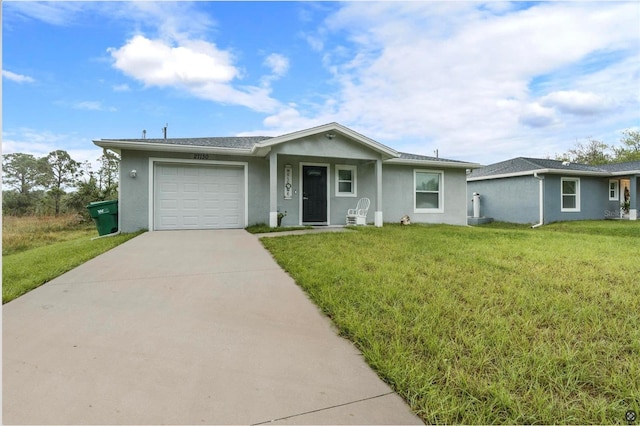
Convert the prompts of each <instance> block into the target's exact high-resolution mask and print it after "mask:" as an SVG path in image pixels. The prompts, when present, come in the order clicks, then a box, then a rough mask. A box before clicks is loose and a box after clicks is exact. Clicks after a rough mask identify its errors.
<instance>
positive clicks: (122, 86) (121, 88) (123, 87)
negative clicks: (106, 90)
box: [113, 83, 131, 92]
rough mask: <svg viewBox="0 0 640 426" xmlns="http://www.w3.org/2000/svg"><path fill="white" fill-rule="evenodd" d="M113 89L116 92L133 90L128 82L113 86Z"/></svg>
mask: <svg viewBox="0 0 640 426" xmlns="http://www.w3.org/2000/svg"><path fill="white" fill-rule="evenodd" d="M113 90H114V91H115V92H129V91H131V88H130V87H129V85H128V84H126V83H125V84H116V85H114V86H113Z"/></svg>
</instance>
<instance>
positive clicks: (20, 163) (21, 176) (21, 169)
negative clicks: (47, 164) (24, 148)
mask: <svg viewBox="0 0 640 426" xmlns="http://www.w3.org/2000/svg"><path fill="white" fill-rule="evenodd" d="M2 172H3V174H4V183H5V184H6V185H8V186H10V187H12V188H15V189H16V190H17V191H18V192H19V193H20V194H27V193H28V192H29V191H31V190H32V189H33V188H34V187H36V186H38V184H40V183H42V179H41V178H42V172H43V170H42V169H41V168H40V163H38V159H37V158H36V157H34V156H33V155H31V154H23V153H21V152H18V153H15V154H7V155H5V156H4V157H3V159H2Z"/></svg>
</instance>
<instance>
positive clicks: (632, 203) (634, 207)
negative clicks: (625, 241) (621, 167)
mask: <svg viewBox="0 0 640 426" xmlns="http://www.w3.org/2000/svg"><path fill="white" fill-rule="evenodd" d="M638 179H640V176H638V175H636V176H631V178H630V179H629V184H630V185H629V186H630V188H629V192H630V194H631V199H630V200H629V220H638V207H639V206H638V196H639V195H640V191H639V190H638V189H639V188H638Z"/></svg>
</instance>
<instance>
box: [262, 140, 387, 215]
mask: <svg viewBox="0 0 640 426" xmlns="http://www.w3.org/2000/svg"><path fill="white" fill-rule="evenodd" d="M268 161H269V226H271V227H276V226H278V219H279V217H280V220H281V222H282V225H283V226H304V225H312V226H324V227H333V226H345V225H346V214H347V210H348V209H352V208H354V207H355V206H356V204H357V202H358V200H359V199H360V198H363V197H366V198H369V199H370V200H371V206H370V208H369V212H368V215H367V222H368V223H371V222H373V224H374V225H375V226H378V227H380V226H382V223H383V212H382V159H381V158H373V159H372V158H360V159H358V158H348V159H347V158H343V157H333V156H323V157H320V156H302V155H291V154H285V153H278V152H273V151H272V152H271V153H270V154H269V156H268Z"/></svg>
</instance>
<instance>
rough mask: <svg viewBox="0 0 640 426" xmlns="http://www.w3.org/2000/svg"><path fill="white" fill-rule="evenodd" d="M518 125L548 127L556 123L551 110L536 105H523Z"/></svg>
mask: <svg viewBox="0 0 640 426" xmlns="http://www.w3.org/2000/svg"><path fill="white" fill-rule="evenodd" d="M519 120H520V123H522V124H524V125H525V126H529V127H548V126H551V125H553V124H556V123H557V122H558V120H557V118H556V113H555V111H554V110H553V108H547V107H544V106H542V105H540V104H538V103H532V104H529V105H525V106H524V108H523V111H522V113H521V114H520V118H519Z"/></svg>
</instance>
